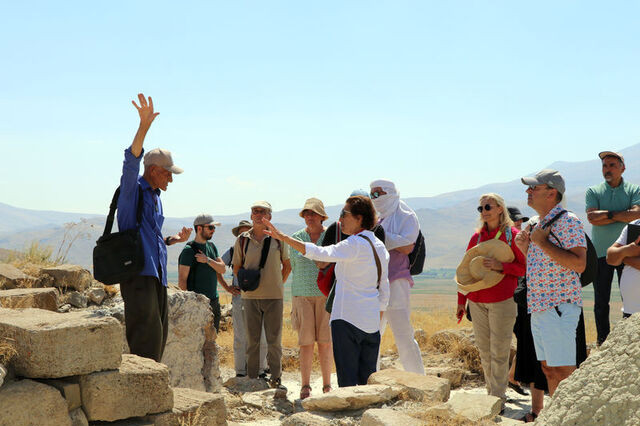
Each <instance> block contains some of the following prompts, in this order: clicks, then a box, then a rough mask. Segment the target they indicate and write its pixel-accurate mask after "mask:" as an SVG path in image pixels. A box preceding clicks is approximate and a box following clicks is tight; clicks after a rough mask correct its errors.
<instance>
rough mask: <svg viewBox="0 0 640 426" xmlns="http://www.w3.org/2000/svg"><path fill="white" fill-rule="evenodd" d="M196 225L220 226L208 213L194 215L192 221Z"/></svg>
mask: <svg viewBox="0 0 640 426" xmlns="http://www.w3.org/2000/svg"><path fill="white" fill-rule="evenodd" d="M198 225H214V226H220V225H221V223H220V222H216V221H215V220H213V216H211V215H210V214H205V213H203V214H199V215H198V216H196V218H195V220H194V221H193V226H198Z"/></svg>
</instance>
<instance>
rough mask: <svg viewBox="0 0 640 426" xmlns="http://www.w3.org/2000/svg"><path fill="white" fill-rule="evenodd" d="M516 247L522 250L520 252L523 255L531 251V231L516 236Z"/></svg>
mask: <svg viewBox="0 0 640 426" xmlns="http://www.w3.org/2000/svg"><path fill="white" fill-rule="evenodd" d="M514 241H515V243H516V246H517V247H518V248H519V249H520V251H521V252H522V253H523V254H526V253H527V250H529V241H530V239H529V231H527V230H524V231H520V232H518V235H516V237H515V239H514Z"/></svg>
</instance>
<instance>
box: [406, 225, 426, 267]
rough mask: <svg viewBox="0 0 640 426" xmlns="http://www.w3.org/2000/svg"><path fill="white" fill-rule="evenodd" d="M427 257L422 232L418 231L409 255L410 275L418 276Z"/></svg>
mask: <svg viewBox="0 0 640 426" xmlns="http://www.w3.org/2000/svg"><path fill="white" fill-rule="evenodd" d="M426 257H427V246H426V245H425V243H424V236H423V235H422V231H418V238H416V242H415V244H414V247H413V250H412V251H411V253H409V272H410V273H411V275H420V274H421V273H422V270H423V269H424V261H425V259H426Z"/></svg>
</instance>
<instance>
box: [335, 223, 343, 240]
mask: <svg viewBox="0 0 640 426" xmlns="http://www.w3.org/2000/svg"><path fill="white" fill-rule="evenodd" d="M340 240H342V229H341V228H340V221H338V222H336V244H337V243H339V242H340Z"/></svg>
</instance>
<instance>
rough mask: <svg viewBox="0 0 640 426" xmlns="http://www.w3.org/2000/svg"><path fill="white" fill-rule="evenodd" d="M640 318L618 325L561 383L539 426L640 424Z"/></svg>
mask: <svg viewBox="0 0 640 426" xmlns="http://www.w3.org/2000/svg"><path fill="white" fill-rule="evenodd" d="M639 394H640V314H634V315H633V316H631V317H630V318H627V319H625V320H623V321H619V322H618V323H617V324H616V326H615V327H614V329H613V330H612V331H611V333H610V334H609V336H608V337H607V340H606V341H605V342H604V344H603V345H602V346H601V347H600V350H598V351H593V352H591V355H589V358H587V360H586V361H585V362H583V363H582V364H581V365H580V368H579V369H577V370H576V371H574V372H573V374H571V376H569V377H568V378H566V379H564V380H563V381H562V382H560V385H559V386H558V388H557V389H556V391H555V393H554V394H553V398H551V402H550V403H549V404H548V405H547V406H546V407H545V408H544V410H542V412H541V413H540V416H539V417H538V419H537V422H536V424H540V425H549V426H553V425H638V424H640V398H639V397H638V395H639Z"/></svg>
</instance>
